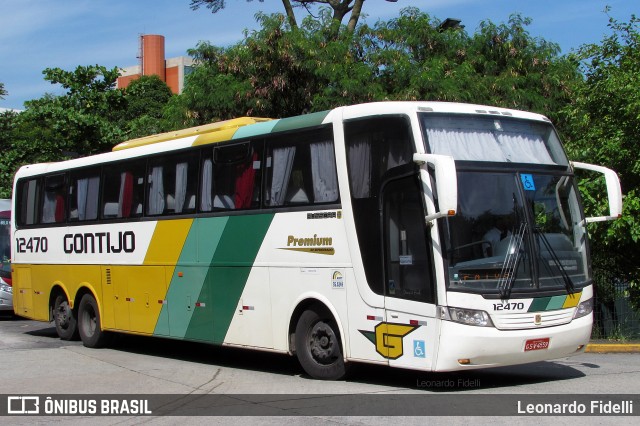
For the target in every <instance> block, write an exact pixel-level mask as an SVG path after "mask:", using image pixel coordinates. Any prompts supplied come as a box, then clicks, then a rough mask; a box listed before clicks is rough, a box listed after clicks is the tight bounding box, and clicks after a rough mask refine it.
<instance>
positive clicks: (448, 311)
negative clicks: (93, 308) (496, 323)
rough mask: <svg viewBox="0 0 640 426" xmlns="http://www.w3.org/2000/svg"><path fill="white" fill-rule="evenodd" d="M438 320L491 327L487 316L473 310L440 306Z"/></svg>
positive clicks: (484, 313) (482, 312)
mask: <svg viewBox="0 0 640 426" xmlns="http://www.w3.org/2000/svg"><path fill="white" fill-rule="evenodd" d="M440 318H442V319H444V320H448V321H453V322H459V323H460V324H466V325H475V326H477V327H493V322H492V321H491V318H490V317H489V314H488V313H486V312H485V311H478V310H475V309H462V308H451V307H448V308H447V307H444V306H440Z"/></svg>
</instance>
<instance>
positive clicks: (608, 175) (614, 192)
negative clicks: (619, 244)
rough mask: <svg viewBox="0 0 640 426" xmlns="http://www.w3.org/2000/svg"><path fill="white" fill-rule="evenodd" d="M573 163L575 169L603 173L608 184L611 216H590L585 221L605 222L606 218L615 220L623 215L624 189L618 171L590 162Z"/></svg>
mask: <svg viewBox="0 0 640 426" xmlns="http://www.w3.org/2000/svg"><path fill="white" fill-rule="evenodd" d="M571 165H572V166H573V168H574V170H575V169H581V170H590V171H593V172H598V173H602V174H603V175H604V178H605V182H606V184H607V198H608V200H609V216H598V217H588V218H586V219H585V223H591V222H604V221H605V220H615V219H619V218H620V217H622V189H621V188H620V179H618V175H617V174H616V172H614V171H613V170H611V169H608V168H606V167H602V166H596V165H594V164H588V163H579V162H577V161H572V162H571Z"/></svg>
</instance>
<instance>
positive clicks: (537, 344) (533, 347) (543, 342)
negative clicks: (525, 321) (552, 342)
mask: <svg viewBox="0 0 640 426" xmlns="http://www.w3.org/2000/svg"><path fill="white" fill-rule="evenodd" d="M547 348H549V338H548V337H545V338H544V339H531V340H527V341H526V342H525V344H524V351H525V352H527V351H538V350H541V349H547Z"/></svg>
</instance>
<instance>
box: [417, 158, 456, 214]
mask: <svg viewBox="0 0 640 426" xmlns="http://www.w3.org/2000/svg"><path fill="white" fill-rule="evenodd" d="M413 161H414V163H416V164H418V165H420V179H421V181H422V188H423V190H424V193H425V194H428V193H429V187H430V185H429V171H428V170H427V168H428V167H432V168H433V169H434V171H435V191H436V194H437V199H438V207H437V210H436V209H435V208H434V210H436V212H435V213H433V214H429V215H427V216H426V217H425V220H426V221H427V222H430V221H432V220H434V219H439V218H441V217H447V216H454V215H455V214H456V209H457V208H458V179H457V176H456V165H455V162H454V160H453V157H451V156H448V155H436V154H413ZM427 198H429V197H427ZM433 199H435V197H433ZM427 202H429V200H427Z"/></svg>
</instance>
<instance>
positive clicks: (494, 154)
mask: <svg viewBox="0 0 640 426" xmlns="http://www.w3.org/2000/svg"><path fill="white" fill-rule="evenodd" d="M427 137H428V138H429V147H430V148H431V152H432V153H434V154H442V155H450V156H452V157H453V158H455V159H456V160H466V161H500V162H504V161H507V159H506V157H505V155H504V153H503V152H502V148H501V146H500V145H499V144H498V141H497V140H496V138H495V137H494V136H493V134H492V133H491V132H489V131H485V130H479V131H472V130H467V129H444V128H429V129H427Z"/></svg>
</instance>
